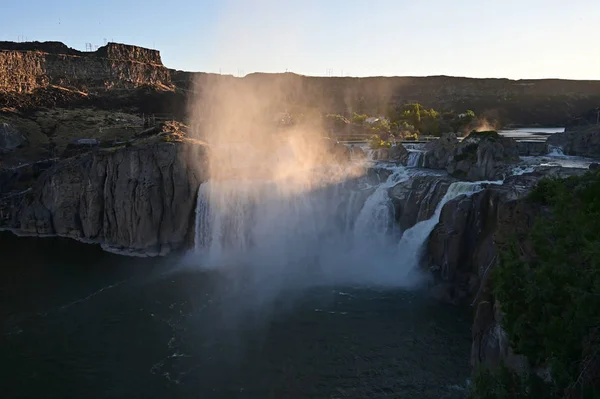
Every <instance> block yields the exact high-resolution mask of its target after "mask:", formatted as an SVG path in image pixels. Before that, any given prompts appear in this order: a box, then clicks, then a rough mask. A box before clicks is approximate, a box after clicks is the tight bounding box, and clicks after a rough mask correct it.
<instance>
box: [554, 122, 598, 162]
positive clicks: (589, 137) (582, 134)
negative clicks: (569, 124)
mask: <svg viewBox="0 0 600 399" xmlns="http://www.w3.org/2000/svg"><path fill="white" fill-rule="evenodd" d="M548 144H549V145H553V146H556V147H560V148H562V150H563V152H564V153H565V154H566V155H576V156H582V157H590V158H600V126H591V127H584V128H579V129H575V130H571V131H567V132H564V133H556V134H553V135H551V136H550V137H548Z"/></svg>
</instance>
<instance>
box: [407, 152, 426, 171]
mask: <svg viewBox="0 0 600 399" xmlns="http://www.w3.org/2000/svg"><path fill="white" fill-rule="evenodd" d="M422 158H423V153H422V152H421V151H410V152H409V153H408V162H407V164H406V166H407V167H409V168H418V167H419V166H421V164H422V163H421V159H422Z"/></svg>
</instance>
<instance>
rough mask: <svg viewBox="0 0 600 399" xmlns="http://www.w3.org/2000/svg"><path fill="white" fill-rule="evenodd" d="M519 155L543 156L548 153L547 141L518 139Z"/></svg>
mask: <svg viewBox="0 0 600 399" xmlns="http://www.w3.org/2000/svg"><path fill="white" fill-rule="evenodd" d="M517 145H518V147H519V155H521V156H533V157H537V156H544V155H546V154H548V143H546V142H545V141H518V142H517Z"/></svg>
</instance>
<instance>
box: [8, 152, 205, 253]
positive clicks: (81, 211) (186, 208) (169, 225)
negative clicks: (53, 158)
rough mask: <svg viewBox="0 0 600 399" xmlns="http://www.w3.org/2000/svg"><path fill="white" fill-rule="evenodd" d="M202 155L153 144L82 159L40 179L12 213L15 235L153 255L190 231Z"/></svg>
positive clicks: (67, 162)
mask: <svg viewBox="0 0 600 399" xmlns="http://www.w3.org/2000/svg"><path fill="white" fill-rule="evenodd" d="M205 164H206V147H204V146H203V145H198V144H184V143H177V144H173V143H160V144H154V145H148V146H144V147H130V148H122V149H119V150H107V151H97V152H93V153H88V154H85V155H83V156H80V157H76V158H72V159H68V160H65V161H63V162H60V163H58V164H56V165H55V166H54V167H52V168H51V169H49V170H47V171H46V172H44V173H43V174H42V175H41V176H40V177H39V179H38V180H37V181H36V183H35V185H34V187H33V189H32V190H31V191H30V192H28V193H27V194H26V195H25V196H24V197H23V199H22V200H21V201H20V203H19V204H18V206H14V209H13V214H12V217H11V220H10V222H9V225H8V226H7V227H9V229H11V230H12V231H14V232H15V233H17V234H25V235H40V236H46V235H50V236H62V237H70V238H74V239H77V240H80V241H84V242H93V243H100V244H102V245H103V247H104V248H106V249H108V250H114V251H123V252H125V253H133V254H143V255H158V254H165V253H168V252H170V251H171V250H173V249H176V248H179V247H181V246H182V245H183V244H184V242H185V240H186V236H187V234H188V232H189V231H192V230H193V229H192V228H191V223H192V222H193V213H194V209H195V203H196V195H197V190H198V187H199V185H200V183H201V182H202V181H203V179H204V178H205V172H206V166H205Z"/></svg>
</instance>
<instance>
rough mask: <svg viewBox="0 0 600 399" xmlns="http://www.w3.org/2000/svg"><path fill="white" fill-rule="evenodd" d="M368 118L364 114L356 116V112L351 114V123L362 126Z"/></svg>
mask: <svg viewBox="0 0 600 399" xmlns="http://www.w3.org/2000/svg"><path fill="white" fill-rule="evenodd" d="M368 117H369V116H368V115H366V114H357V113H356V112H355V113H353V114H352V123H354V124H357V125H362V124H363V123H365V121H366V120H367V118H368Z"/></svg>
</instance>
